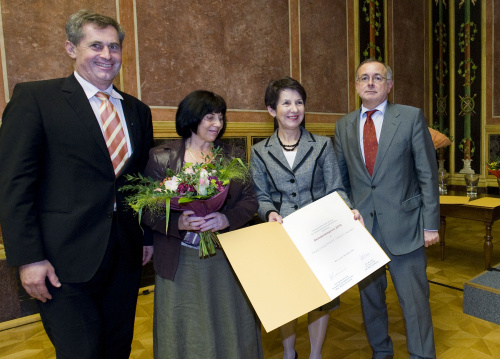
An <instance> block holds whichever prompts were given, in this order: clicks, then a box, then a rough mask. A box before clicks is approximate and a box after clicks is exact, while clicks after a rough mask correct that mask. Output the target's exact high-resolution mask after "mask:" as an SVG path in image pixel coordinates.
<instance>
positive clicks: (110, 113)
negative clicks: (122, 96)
mask: <svg viewBox="0 0 500 359" xmlns="http://www.w3.org/2000/svg"><path fill="white" fill-rule="evenodd" d="M96 97H97V98H98V99H99V100H101V101H102V102H101V106H100V107H99V113H100V114H101V121H102V128H103V130H104V139H105V140H106V146H107V147H108V151H109V156H110V157H111V161H112V162H113V168H114V169H115V176H117V175H118V173H120V170H121V169H122V168H123V165H124V164H125V162H126V161H127V159H128V149H127V139H126V138H125V132H123V128H122V124H121V122H120V117H119V116H118V113H116V109H115V106H113V104H112V103H111V102H110V101H109V95H108V94H106V93H104V92H98V93H97V94H96Z"/></svg>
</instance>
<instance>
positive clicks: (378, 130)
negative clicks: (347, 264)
mask: <svg viewBox="0 0 500 359" xmlns="http://www.w3.org/2000/svg"><path fill="white" fill-rule="evenodd" d="M392 86H393V80H392V70H391V69H390V67H389V66H387V65H385V64H383V63H381V62H379V61H377V60H375V59H369V60H366V61H364V62H362V63H361V64H360V65H359V66H358V69H357V71H356V90H357V92H358V95H359V96H360V98H361V101H362V106H361V109H358V110H356V111H354V112H351V113H349V114H347V115H346V116H344V117H343V118H341V119H340V120H339V121H338V122H337V123H336V126H335V146H334V147H335V151H336V154H337V159H338V163H339V167H340V171H341V174H342V179H343V183H344V186H345V188H346V192H347V193H348V194H349V196H350V199H351V201H352V202H353V205H354V207H355V208H357V209H358V210H359V211H360V213H361V215H362V216H363V218H364V222H365V226H366V228H367V229H368V230H369V231H370V233H371V234H372V236H373V237H374V238H375V240H376V241H377V242H378V243H379V244H380V246H381V247H382V248H383V249H384V251H385V252H386V254H387V255H388V256H389V258H390V259H391V261H390V262H389V263H388V265H387V268H388V269H389V273H390V275H391V279H392V282H393V284H394V287H395V289H396V293H397V295H398V298H399V302H400V305H401V309H402V311H403V315H404V318H405V322H406V336H407V348H408V351H409V352H410V358H435V357H436V352H435V347H434V334H433V328H432V318H431V311H430V305H429V284H428V281H427V274H426V266H427V257H426V253H425V248H426V247H428V246H430V245H432V244H434V243H437V242H438V241H439V235H438V232H437V230H438V229H439V193H438V187H437V183H438V181H437V164H436V157H435V156H436V155H435V150H434V146H433V144H432V139H431V136H430V133H429V130H428V128H427V123H426V121H425V118H424V114H423V112H422V110H421V109H418V108H415V107H410V106H404V105H396V104H392V103H389V102H388V101H387V96H388V94H389V92H390V91H391V88H392ZM386 289H387V277H386V268H385V267H383V268H381V269H379V270H378V271H376V272H375V273H373V274H372V275H371V276H369V277H368V278H366V279H365V280H363V281H361V282H360V283H359V290H360V297H361V307H362V311H363V319H364V322H365V329H366V334H367V337H368V341H369V342H370V346H371V348H372V350H373V358H375V359H380V358H393V356H394V350H393V346H392V340H391V338H390V336H389V334H388V326H389V325H388V324H389V320H388V314H387V305H386V302H385V291H386Z"/></svg>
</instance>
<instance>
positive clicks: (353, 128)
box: [347, 110, 370, 177]
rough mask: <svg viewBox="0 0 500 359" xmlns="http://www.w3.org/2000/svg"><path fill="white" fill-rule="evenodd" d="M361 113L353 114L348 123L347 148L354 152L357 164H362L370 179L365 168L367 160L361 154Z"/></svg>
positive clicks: (362, 168)
mask: <svg viewBox="0 0 500 359" xmlns="http://www.w3.org/2000/svg"><path fill="white" fill-rule="evenodd" d="M360 111H361V110H359V111H356V112H354V113H353V115H352V116H351V118H349V121H348V124H347V126H348V128H347V146H349V148H350V149H351V150H352V151H353V152H354V156H355V159H356V163H359V164H360V167H361V170H362V171H364V173H365V174H366V176H368V177H370V174H369V173H368V170H367V169H366V166H365V160H364V159H363V154H362V153H361V144H360V142H359V141H360V134H359V133H360V132H359V116H360Z"/></svg>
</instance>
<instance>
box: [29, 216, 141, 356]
mask: <svg viewBox="0 0 500 359" xmlns="http://www.w3.org/2000/svg"><path fill="white" fill-rule="evenodd" d="M61 255H64V254H61ZM88 255H89V256H90V255H92V253H89V254H88ZM120 257H121V256H120V241H119V237H118V228H117V226H116V220H115V219H113V228H112V231H111V235H110V238H109V243H108V248H107V250H106V253H105V255H104V258H103V260H102V263H101V265H100V267H99V269H98V271H97V273H96V274H95V275H94V277H93V278H92V279H91V280H90V281H88V282H85V283H61V284H62V285H61V287H60V288H54V287H52V286H50V283H49V284H48V285H49V291H50V293H51V294H52V299H51V300H48V301H47V302H46V303H42V302H38V303H39V308H40V316H41V318H42V322H43V326H44V328H45V331H46V332H47V335H48V336H49V338H50V340H51V341H52V344H53V345H54V347H55V349H56V356H57V358H58V359H66V358H68V359H75V358H78V359H100V358H103V359H104V358H105V359H110V358H116V359H118V358H120V359H125V358H128V357H129V356H130V350H131V343H132V337H133V332H134V320H135V309H136V304H137V295H138V289H139V280H140V276H141V268H140V266H137V267H136V268H130V263H128V262H124V261H123V260H122V258H120ZM56 274H57V273H56Z"/></svg>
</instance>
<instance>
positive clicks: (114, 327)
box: [0, 10, 153, 359]
mask: <svg viewBox="0 0 500 359" xmlns="http://www.w3.org/2000/svg"><path fill="white" fill-rule="evenodd" d="M66 34H67V41H66V45H65V47H66V51H67V53H68V55H69V56H70V57H71V58H72V59H73V60H74V62H75V71H74V73H73V74H72V75H71V76H69V77H67V78H61V79H53V80H47V81H39V82H30V83H22V84H18V85H16V87H15V88H14V92H13V95H12V98H11V101H10V102H9V104H8V105H7V107H6V108H5V111H4V113H3V118H2V120H3V124H2V127H1V128H0V224H1V226H2V231H3V237H4V242H5V250H6V255H7V261H8V263H9V264H10V265H12V266H18V267H19V274H20V279H21V282H22V285H23V287H24V288H25V289H26V291H27V292H28V294H30V295H31V296H32V297H34V298H36V299H38V304H39V309H40V315H41V318H42V321H43V324H44V327H45V330H46V331H47V334H48V336H49V338H50V339H51V341H52V343H53V344H54V346H55V348H56V354H57V357H58V358H88V359H95V358H128V357H129V354H130V349H131V342H132V336H133V326H134V318H135V307H136V301H137V295H138V288H139V280H140V273H141V263H142V264H145V263H146V262H147V261H148V260H149V259H150V258H151V256H152V246H143V234H142V231H141V228H140V227H139V225H138V221H137V218H136V217H134V216H133V213H132V211H131V210H130V209H129V208H127V205H126V204H125V202H124V194H123V193H122V192H119V191H118V189H119V188H120V187H121V186H122V185H123V184H124V183H125V178H124V175H125V174H132V173H138V172H141V171H142V170H143V169H144V168H145V165H146V162H147V157H148V151H149V149H150V147H151V146H152V140H153V131H152V122H151V111H150V109H149V107H148V106H146V105H145V104H144V103H142V102H140V101H139V100H137V99H136V98H134V97H132V96H130V95H127V94H125V93H123V92H121V91H118V90H117V89H116V88H114V87H113V84H112V82H113V79H114V78H115V77H116V75H117V74H118V72H119V71H120V67H121V62H122V42H123V39H124V36H125V33H124V31H123V29H122V28H121V26H120V25H119V24H118V23H117V22H116V21H115V20H114V19H112V18H110V17H107V16H103V15H99V14H95V13H92V12H89V11H86V10H81V11H79V12H77V13H75V14H73V15H71V16H70V18H69V19H68V21H67V23H66ZM101 93H105V94H106V95H104V97H103V95H102V94H101ZM98 96H99V97H98ZM107 96H109V100H108V99H107ZM101 114H102V115H101ZM104 115H105V116H104ZM103 119H104V120H106V121H108V123H106V122H102V120H103ZM111 127H113V129H114V131H113V133H110V132H108V130H109V128H111Z"/></svg>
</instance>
